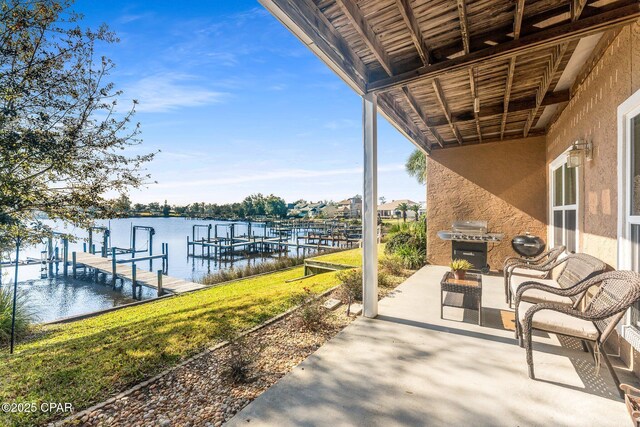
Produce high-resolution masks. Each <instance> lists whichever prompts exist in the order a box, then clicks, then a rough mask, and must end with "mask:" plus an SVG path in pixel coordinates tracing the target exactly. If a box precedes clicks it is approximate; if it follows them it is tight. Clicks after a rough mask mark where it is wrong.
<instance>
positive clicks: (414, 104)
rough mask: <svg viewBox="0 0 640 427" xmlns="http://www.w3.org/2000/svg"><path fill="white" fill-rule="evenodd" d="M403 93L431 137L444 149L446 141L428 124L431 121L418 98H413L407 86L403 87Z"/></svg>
mask: <svg viewBox="0 0 640 427" xmlns="http://www.w3.org/2000/svg"><path fill="white" fill-rule="evenodd" d="M402 91H403V92H404V94H405V96H406V97H407V101H409V105H410V106H411V109H412V110H413V111H414V112H415V113H416V114H417V115H418V117H420V120H422V122H423V123H424V125H425V126H426V127H427V129H428V132H429V134H431V137H432V138H433V139H435V140H436V142H437V143H438V145H439V146H440V147H444V141H443V140H442V137H441V136H440V134H438V132H436V131H435V130H432V129H431V127H430V126H429V124H428V121H429V120H428V119H427V115H426V114H425V113H424V112H423V111H422V108H420V104H419V103H418V101H417V100H416V98H415V97H414V96H413V94H412V93H411V91H410V90H409V88H408V87H407V86H403V87H402Z"/></svg>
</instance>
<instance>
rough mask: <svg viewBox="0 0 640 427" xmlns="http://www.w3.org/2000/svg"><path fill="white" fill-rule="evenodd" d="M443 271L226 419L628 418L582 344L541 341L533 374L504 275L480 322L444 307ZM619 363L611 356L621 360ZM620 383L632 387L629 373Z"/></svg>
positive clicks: (605, 421)
mask: <svg viewBox="0 0 640 427" xmlns="http://www.w3.org/2000/svg"><path fill="white" fill-rule="evenodd" d="M445 271H446V268H445V267H437V266H426V267H424V268H422V269H421V270H420V271H418V272H417V273H416V274H414V275H413V276H412V277H411V278H409V279H408V280H407V281H406V282H405V283H403V284H402V285H400V286H399V287H398V288H397V290H396V291H395V292H394V293H393V295H391V296H389V297H387V298H385V299H383V300H381V302H380V313H379V315H378V317H377V318H376V319H367V318H360V319H358V320H356V321H355V322H353V323H352V324H351V325H349V326H348V327H347V328H346V329H345V330H344V331H342V332H341V333H340V334H339V335H338V336H336V337H335V338H334V339H332V340H331V341H330V342H329V343H328V344H326V345H324V346H323V347H321V348H320V349H319V350H318V351H317V352H315V353H314V354H313V355H312V356H310V357H309V358H308V359H307V360H305V361H304V362H303V363H301V364H300V365H298V366H297V367H296V368H295V369H294V370H293V371H292V372H291V373H290V374H288V375H287V376H285V377H284V378H283V379H282V380H280V381H279V382H278V383H277V384H276V385H274V386H273V387H271V388H270V389H269V390H267V391H266V392H265V393H264V394H262V395H261V396H260V397H258V398H257V399H256V400H255V401H253V402H252V403H250V404H249V405H248V406H247V407H246V408H244V410H242V411H241V412H239V413H238V414H237V415H236V416H235V417H234V418H233V419H232V420H231V421H230V422H229V424H228V425H230V426H242V425H251V426H275V425H277V426H321V425H327V426H329V425H330V426H346V425H349V426H354V425H362V426H391V425H413V426H423V425H430V426H439V425H442V426H450V425H473V426H497V425H510V426H515V425H580V426H624V425H627V424H629V423H630V421H629V416H628V414H627V413H626V409H625V406H624V403H623V402H622V400H620V398H619V395H618V392H617V390H616V387H615V385H614V383H613V380H612V378H611V376H610V375H609V372H608V371H607V369H606V367H605V366H602V367H601V369H600V373H599V374H598V373H597V372H596V369H595V366H594V363H593V359H592V358H591V356H590V355H589V354H588V353H584V352H583V351H582V350H581V347H580V343H579V342H578V341H575V340H573V339H568V338H560V339H558V337H557V336H555V335H547V334H544V335H542V334H539V335H536V336H535V337H534V361H535V364H536V372H537V379H536V380H530V379H529V378H528V376H527V365H526V362H525V354H524V349H522V348H520V347H519V346H518V344H517V342H516V340H515V339H514V337H513V332H512V330H510V329H511V328H512V325H513V324H512V319H513V317H512V315H511V311H510V310H509V309H508V308H507V306H506V304H505V303H504V293H503V284H502V278H501V277H499V276H495V275H494V276H484V282H483V306H484V310H483V317H484V318H483V326H478V324H477V314H476V312H475V311H472V310H461V309H456V308H445V311H444V319H440V295H439V292H440V287H439V282H440V279H441V278H442V275H443V274H444V272H445ZM614 363H615V362H614ZM620 366H621V365H620V364H619V363H618V368H617V369H616V371H617V374H618V376H619V377H620V380H621V381H623V382H631V383H634V381H635V376H634V375H633V374H631V373H630V372H629V371H628V370H626V369H623V368H620Z"/></svg>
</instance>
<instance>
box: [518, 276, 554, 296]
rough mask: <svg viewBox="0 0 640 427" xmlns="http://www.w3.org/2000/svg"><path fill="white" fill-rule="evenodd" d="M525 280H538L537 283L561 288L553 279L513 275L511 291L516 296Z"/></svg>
mask: <svg viewBox="0 0 640 427" xmlns="http://www.w3.org/2000/svg"><path fill="white" fill-rule="evenodd" d="M524 282H536V283H541V284H543V285H547V286H552V287H554V288H558V289H559V288H560V286H559V285H558V282H556V281H555V280H553V279H540V278H532V277H526V276H511V292H512V293H513V295H514V297H515V295H516V292H517V291H518V287H519V286H520V285H521V284H523V283H524Z"/></svg>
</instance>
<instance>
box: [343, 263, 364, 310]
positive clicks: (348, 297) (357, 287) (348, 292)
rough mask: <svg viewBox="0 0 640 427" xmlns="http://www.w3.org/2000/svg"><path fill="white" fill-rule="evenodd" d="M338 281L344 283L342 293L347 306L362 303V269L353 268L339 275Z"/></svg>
mask: <svg viewBox="0 0 640 427" xmlns="http://www.w3.org/2000/svg"><path fill="white" fill-rule="evenodd" d="M338 280H340V281H341V282H342V285H341V286H340V291H341V294H342V296H343V301H342V302H344V303H345V304H351V303H352V302H353V301H362V269H361V268H353V269H349V270H342V271H340V272H339V273H338Z"/></svg>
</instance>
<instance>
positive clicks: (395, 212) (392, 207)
mask: <svg viewBox="0 0 640 427" xmlns="http://www.w3.org/2000/svg"><path fill="white" fill-rule="evenodd" d="M402 203H406V204H407V206H409V208H411V206H414V205H418V206H420V203H416V202H414V201H412V200H409V199H401V200H393V201H391V202H389V203H383V204H381V205H378V215H379V216H380V217H382V218H398V217H401V216H402V211H401V210H400V209H398V206H400V205H401V204H402ZM415 218H416V213H415V212H414V211H412V210H411V209H408V210H407V219H415Z"/></svg>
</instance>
